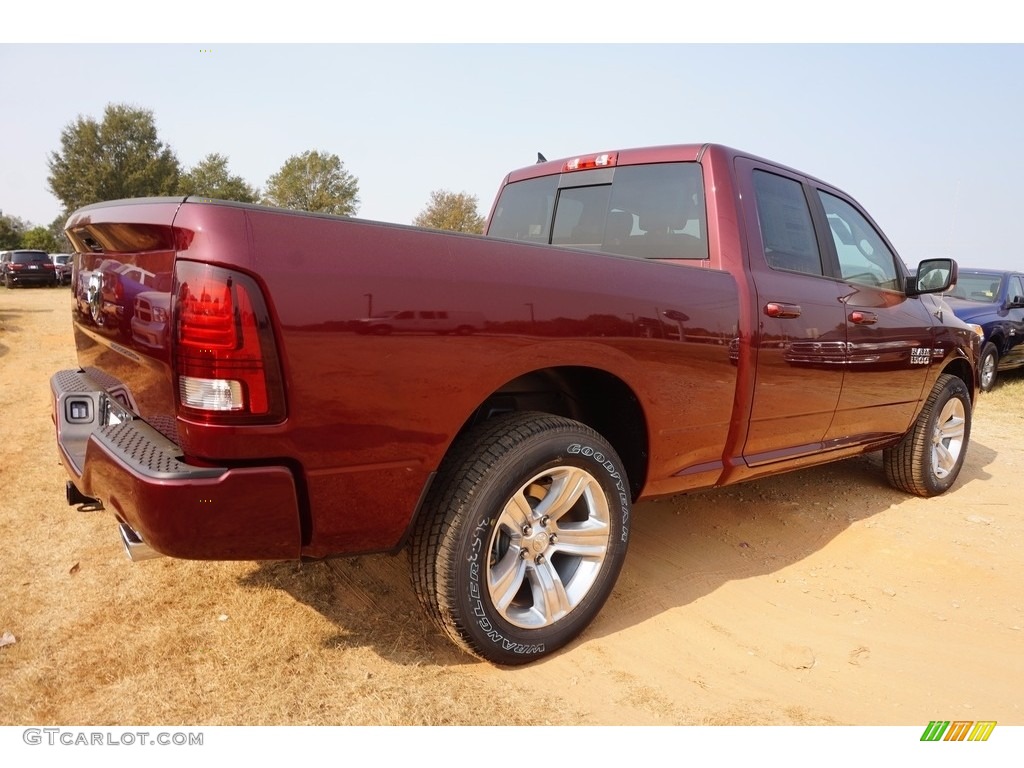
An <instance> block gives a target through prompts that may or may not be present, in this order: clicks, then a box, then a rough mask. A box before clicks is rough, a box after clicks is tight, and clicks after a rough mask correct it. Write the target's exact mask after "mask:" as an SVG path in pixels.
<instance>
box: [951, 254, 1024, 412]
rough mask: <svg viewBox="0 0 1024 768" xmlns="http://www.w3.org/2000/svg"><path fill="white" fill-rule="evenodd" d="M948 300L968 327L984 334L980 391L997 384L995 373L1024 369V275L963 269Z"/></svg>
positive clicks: (985, 390)
mask: <svg viewBox="0 0 1024 768" xmlns="http://www.w3.org/2000/svg"><path fill="white" fill-rule="evenodd" d="M945 299H946V301H947V302H948V303H949V306H950V307H951V308H952V310H953V312H954V313H955V314H956V316H957V317H959V318H960V319H961V320H963V321H964V322H966V323H976V324H977V325H980V326H981V327H982V329H983V330H984V331H985V337H984V338H983V339H982V342H981V363H980V365H979V366H978V367H979V369H980V370H981V389H982V391H984V392H988V391H989V390H990V389H992V387H993V386H994V385H995V383H996V372H997V371H1007V370H1010V369H1011V368H1019V367H1021V366H1024V273H1021V272H1010V271H1004V270H995V269H961V270H960V276H959V278H958V279H957V283H956V286H955V287H954V288H952V289H951V290H950V291H949V292H948V293H947V294H945Z"/></svg>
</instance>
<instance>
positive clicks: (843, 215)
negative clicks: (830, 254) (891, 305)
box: [818, 190, 900, 290]
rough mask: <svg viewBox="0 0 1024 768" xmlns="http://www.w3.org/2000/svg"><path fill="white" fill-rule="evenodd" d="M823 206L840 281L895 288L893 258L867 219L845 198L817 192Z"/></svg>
mask: <svg viewBox="0 0 1024 768" xmlns="http://www.w3.org/2000/svg"><path fill="white" fill-rule="evenodd" d="M818 196H819V197H820V198H821V204H822V206H824V208H825V216H826V217H827V218H828V225H829V229H830V230H831V232H832V242H833V243H835V246H836V255H837V256H838V257H839V272H840V275H841V276H842V278H843V280H845V281H847V282H849V283H856V284H858V285H869V286H872V287H876V288H886V289H889V290H897V289H898V288H899V287H900V280H899V271H898V270H897V268H896V257H895V256H894V255H893V252H892V251H891V250H889V247H888V246H887V245H886V244H885V241H884V240H882V237H881V235H879V234H878V232H877V231H876V230H875V228H874V227H873V226H871V224H870V223H869V222H868V220H867V219H866V218H864V216H863V215H862V214H861V213H860V212H859V211H858V210H857V209H856V208H854V207H853V206H852V205H850V204H849V203H848V202H846V201H845V200H843V199H841V198H838V197H836V196H835V195H830V194H829V193H827V192H822V191H820V190H819V191H818Z"/></svg>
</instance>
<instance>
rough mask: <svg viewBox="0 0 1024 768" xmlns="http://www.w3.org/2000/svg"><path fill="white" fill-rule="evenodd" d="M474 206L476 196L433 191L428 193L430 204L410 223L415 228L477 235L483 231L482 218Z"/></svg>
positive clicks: (443, 190)
mask: <svg viewBox="0 0 1024 768" xmlns="http://www.w3.org/2000/svg"><path fill="white" fill-rule="evenodd" d="M476 205H477V199H476V195H470V194H467V193H465V192H459V193H455V192H449V191H448V190H446V189H439V190H435V191H433V192H431V193H430V203H428V204H427V207H426V208H425V209H424V210H423V211H421V212H420V215H419V216H417V217H416V218H415V219H413V222H412V223H413V224H415V225H416V226H417V227H430V228H431V229H447V230H450V231H452V232H472V233H473V234H477V235H479V234H481V233H483V231H484V217H483V216H481V215H480V214H479V213H477V210H476Z"/></svg>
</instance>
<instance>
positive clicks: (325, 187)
mask: <svg viewBox="0 0 1024 768" xmlns="http://www.w3.org/2000/svg"><path fill="white" fill-rule="evenodd" d="M263 202H264V203H267V204H268V205H276V206H279V207H281V208H294V209H296V210H300V211H315V212H318V213H334V214H337V215H340V216H354V215H355V213H356V211H357V210H359V180H358V179H357V178H356V177H355V176H353V175H352V174H351V173H349V172H348V171H347V170H345V165H344V163H342V162H341V158H339V157H338V156H337V155H334V154H328V153H326V152H317V151H316V150H311V151H309V152H303V153H302V154H301V155H292V156H291V157H289V158H288V159H287V160H286V161H285V163H284V165H282V166H281V170H279V171H278V172H277V173H275V174H274V175H273V176H271V177H270V178H269V179H267V185H266V189H265V191H264V193H263Z"/></svg>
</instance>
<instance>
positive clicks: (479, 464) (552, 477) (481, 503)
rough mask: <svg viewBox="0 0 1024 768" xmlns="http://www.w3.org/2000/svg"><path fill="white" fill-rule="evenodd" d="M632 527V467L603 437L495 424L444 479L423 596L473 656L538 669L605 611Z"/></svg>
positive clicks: (457, 451) (418, 560)
mask: <svg viewBox="0 0 1024 768" xmlns="http://www.w3.org/2000/svg"><path fill="white" fill-rule="evenodd" d="M629 516H630V492H629V484H628V482H627V480H626V476H625V472H624V470H623V468H622V463H621V461H620V460H619V458H618V456H617V455H616V453H615V450H614V449H613V448H612V447H611V446H610V445H609V444H608V443H607V441H605V440H604V438H602V437H601V436H600V435H598V434H597V433H596V432H594V431H593V430H591V429H590V428H588V427H586V426H584V425H582V424H579V423H577V422H575V421H571V420H569V419H564V418H561V417H557V416H550V415H547V414H541V413H519V414H509V415H505V416H500V417H497V418H494V419H492V420H490V421H487V422H485V423H483V424H482V425H479V426H478V427H477V428H475V429H473V430H471V431H470V432H469V433H467V434H466V435H464V436H463V437H462V438H460V440H459V442H458V443H457V445H456V446H455V447H454V448H453V450H452V451H451V452H450V454H449V456H448V457H446V459H445V461H444V462H443V463H442V466H441V468H440V469H439V471H438V476H437V478H436V480H435V482H434V484H433V486H432V487H431V490H430V493H429V494H428V497H427V500H426V502H425V505H424V508H423V509H422V510H421V513H420V517H419V519H418V523H417V529H416V532H415V535H414V538H413V541H412V545H411V548H410V555H411V565H412V576H413V584H414V586H415V589H416V594H417V596H418V597H419V599H420V603H421V604H422V605H423V607H424V609H425V610H426V612H427V613H428V614H429V615H430V617H431V618H432V619H433V620H434V622H435V623H436V624H437V625H438V626H439V627H441V629H442V630H443V631H445V632H446V633H447V634H448V635H449V636H450V637H451V638H452V639H453V640H454V641H455V642H456V643H457V644H458V645H459V646H460V647H462V648H463V649H464V650H466V651H468V652H469V653H471V654H473V655H475V656H477V657H479V658H482V659H485V660H487V661H491V662H493V663H496V664H509V665H512V664H524V663H527V662H530V661H534V660H536V659H539V658H541V657H543V656H546V655H547V654H550V653H552V652H553V651H555V650H557V649H558V648H561V647H562V646H564V645H565V644H566V643H568V642H570V641H571V640H572V639H573V638H575V637H576V636H577V635H579V633H580V632H582V631H583V629H584V628H585V627H586V626H587V625H588V624H589V623H590V622H591V620H593V618H594V616H596V615H597V613H598V611H599V610H600V609H601V606H602V605H603V604H604V602H605V600H606V599H607V598H608V595H609V594H610V593H611V591H612V588H613V587H614V585H615V580H616V578H617V577H618V575H619V571H620V570H621V568H622V562H623V559H624V558H625V555H626V546H627V543H628V540H629Z"/></svg>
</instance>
